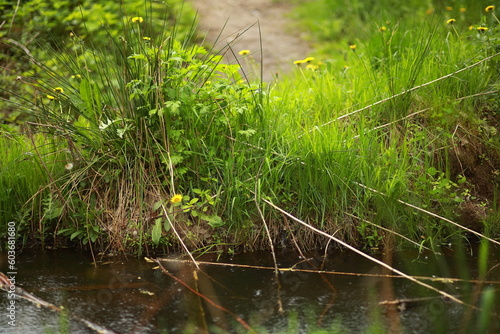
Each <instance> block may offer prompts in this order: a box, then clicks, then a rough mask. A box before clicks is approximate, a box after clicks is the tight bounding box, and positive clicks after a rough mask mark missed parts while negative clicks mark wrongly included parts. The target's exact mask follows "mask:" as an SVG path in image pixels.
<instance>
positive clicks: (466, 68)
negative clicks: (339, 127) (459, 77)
mask: <svg viewBox="0 0 500 334" xmlns="http://www.w3.org/2000/svg"><path fill="white" fill-rule="evenodd" d="M498 55H500V52H498V53H495V54H494V55H491V56H489V57H486V58H484V59H481V60H480V61H478V62H475V63H474V64H471V65H469V66H467V67H464V68H462V69H459V70H457V71H455V72H452V73H449V74H447V75H444V76H442V77H439V78H437V79H435V80H432V81H429V82H426V83H424V84H421V85H419V86H415V87H412V88H410V89H407V90H405V91H404V92H401V93H398V94H394V95H392V96H389V97H387V98H385V99H382V100H379V101H377V102H374V103H372V104H370V105H367V106H366V107H363V108H361V109H358V110H354V111H352V112H350V113H347V114H344V115H342V116H339V117H337V118H335V119H332V120H331V121H329V122H326V123H324V124H321V125H316V126H315V127H313V128H312V129H311V130H309V131H307V132H305V133H303V134H301V135H299V136H298V137H297V139H299V138H301V137H302V136H304V135H306V134H308V133H311V132H313V131H315V130H316V129H319V128H321V127H324V126H327V125H329V124H332V123H333V122H335V121H338V120H341V119H343V118H347V117H349V116H352V115H354V114H357V113H359V112H361V111H365V110H367V109H370V108H372V107H375V106H377V105H379V104H382V103H384V102H387V101H390V100H392V99H395V98H397V97H400V96H403V95H405V94H408V93H411V92H413V91H415V90H418V89H420V88H423V87H426V86H429V85H432V84H433V83H436V82H439V81H441V80H444V79H448V78H449V77H452V76H454V75H456V74H458V73H461V72H464V71H466V70H469V69H471V68H473V67H476V66H477V65H479V64H481V63H484V62H485V61H488V60H490V59H493V58H495V57H496V56H498Z"/></svg>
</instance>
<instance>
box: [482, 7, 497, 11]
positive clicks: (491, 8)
mask: <svg viewBox="0 0 500 334" xmlns="http://www.w3.org/2000/svg"><path fill="white" fill-rule="evenodd" d="M484 10H485V11H486V12H492V11H494V10H495V6H488V7H486V8H485V9H484Z"/></svg>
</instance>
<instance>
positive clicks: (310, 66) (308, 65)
mask: <svg viewBox="0 0 500 334" xmlns="http://www.w3.org/2000/svg"><path fill="white" fill-rule="evenodd" d="M306 68H307V69H308V70H311V71H313V72H314V71H316V70H317V69H318V65H313V64H307V66H306Z"/></svg>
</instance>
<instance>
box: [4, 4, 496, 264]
mask: <svg viewBox="0 0 500 334" xmlns="http://www.w3.org/2000/svg"><path fill="white" fill-rule="evenodd" d="M391 3H392V2H391V1H387V4H386V5H387V6H375V7H373V8H372V7H369V6H368V4H367V3H365V2H354V3H349V5H348V4H347V3H344V2H343V1H319V0H318V1H311V2H307V3H306V4H304V5H302V6H301V7H300V8H299V9H298V13H301V16H302V17H303V18H304V19H303V21H302V26H303V29H304V30H306V29H310V31H311V36H312V37H311V38H314V39H315V41H316V42H317V43H318V45H319V44H321V47H318V54H317V55H316V57H315V58H316V59H315V60H313V61H311V62H310V63H303V64H301V65H300V66H297V67H296V69H295V71H294V72H293V73H292V74H291V75H290V76H289V77H287V78H286V79H284V80H280V83H278V84H271V85H264V86H263V85H262V84H261V83H259V82H255V83H252V82H250V83H249V82H246V81H245V80H243V78H242V76H241V73H239V72H238V67H237V66H236V65H226V64H222V63H221V57H220V56H217V55H213V54H212V53H211V52H210V50H206V49H205V48H202V47H200V46H197V45H195V44H193V43H192V41H193V40H195V39H196V38H195V37H196V35H195V30H194V25H189V24H173V25H172V24H170V21H169V17H170V16H169V15H170V14H165V16H161V15H160V16H158V13H159V11H154V13H156V14H155V15H152V12H151V9H150V8H148V6H145V8H146V9H145V11H144V12H142V13H143V14H141V15H140V14H138V13H141V12H139V11H137V10H133V11H129V10H127V8H122V10H123V15H122V17H123V20H122V21H121V23H120V25H119V27H118V28H116V27H115V26H113V30H112V31H111V30H108V31H109V33H108V34H107V35H106V36H105V37H104V38H105V39H104V40H100V41H99V43H94V42H92V41H88V40H87V39H86V38H85V34H84V33H78V32H76V31H75V33H74V34H73V35H72V36H69V35H67V36H64V37H60V40H59V41H58V43H53V45H55V47H54V49H53V50H45V52H46V53H47V54H49V55H50V57H49V59H50V61H47V62H44V63H43V64H42V63H40V62H39V63H38V64H39V68H38V69H37V71H36V73H41V74H40V75H37V76H34V77H33V78H31V77H28V76H25V77H21V80H20V82H21V83H23V84H24V86H26V87H28V88H29V89H28V90H26V91H24V93H20V94H19V93H18V94H17V95H16V94H12V92H4V94H6V95H8V94H7V93H10V94H11V95H10V96H9V99H10V100H11V101H13V102H15V103H17V105H20V106H22V107H23V108H24V109H25V110H26V111H27V112H26V113H25V115H28V116H26V117H28V118H30V119H32V120H36V122H37V123H40V124H43V125H44V126H41V127H38V128H37V129H39V130H43V131H44V133H45V134H44V136H46V138H49V139H48V141H52V142H54V146H53V148H52V150H53V152H58V151H60V150H61V146H65V149H66V150H68V152H69V154H67V156H66V157H65V159H64V160H66V161H64V163H62V166H64V164H66V163H72V164H73V168H72V169H71V170H69V171H67V172H64V173H60V172H59V171H53V170H50V169H42V170H43V171H45V172H49V173H48V175H46V176H45V177H46V179H42V177H41V176H40V177H39V179H42V180H43V182H41V184H43V183H44V182H45V184H46V185H47V186H50V187H49V188H50V192H48V193H47V194H46V195H45V197H44V198H45V202H44V203H45V204H44V205H45V207H50V208H52V209H51V210H52V211H50V212H52V214H51V215H49V217H51V219H52V221H53V223H52V225H50V226H49V227H48V228H47V229H46V230H45V229H40V228H38V231H40V232H41V233H43V234H44V235H45V236H47V235H52V236H54V237H53V241H54V242H56V241H58V240H69V241H73V242H75V241H77V242H78V243H80V244H83V245H92V246H93V247H94V248H98V249H103V250H113V251H123V252H135V253H138V254H140V253H141V252H144V251H145V252H150V251H152V250H154V251H157V252H162V251H170V250H174V249H179V247H181V246H182V247H186V248H188V249H190V250H191V251H195V250H199V252H206V251H207V249H210V250H214V251H236V250H238V249H242V248H238V246H241V247H243V248H248V249H252V248H259V247H268V241H267V239H266V236H265V234H264V232H263V229H262V218H264V219H265V220H266V222H267V223H269V224H270V231H271V238H272V239H273V240H274V241H275V242H278V241H281V240H282V236H284V235H286V236H287V237H288V238H287V240H288V241H285V243H291V241H290V240H291V239H292V238H293V237H295V238H297V239H298V240H299V241H300V244H301V246H302V247H306V248H307V247H316V246H322V245H324V241H321V240H319V239H318V238H317V237H315V236H313V235H312V234H311V232H308V231H305V230H301V229H299V228H297V227H295V226H294V225H289V224H288V222H286V221H284V217H283V216H281V215H280V214H279V213H278V212H276V211H274V210H272V208H270V207H268V206H266V205H265V203H264V202H263V201H261V199H262V198H266V199H269V200H271V201H272V202H273V203H275V204H276V205H278V206H280V207H282V208H283V209H285V210H287V211H288V212H290V213H292V214H293V215H295V216H297V217H300V218H301V219H303V220H304V221H306V222H308V223H311V224H312V225H314V226H316V227H319V228H321V229H322V230H324V231H326V232H328V233H336V236H338V237H340V238H342V239H343V240H346V241H348V242H350V243H352V244H356V245H359V246H360V247H364V248H372V249H374V248H377V247H379V246H380V245H381V243H382V241H383V236H384V234H385V233H387V232H384V231H383V230H381V229H378V228H377V227H376V226H377V225H379V226H381V227H384V228H386V229H389V230H392V231H395V232H398V233H401V234H403V235H405V236H407V237H408V238H410V239H412V240H413V241H415V242H417V243H421V244H422V245H425V246H432V247H434V246H437V245H439V244H441V243H443V242H447V241H448V240H450V239H451V238H453V237H454V236H456V235H465V234H464V233H463V231H462V230H460V229H458V228H456V226H453V225H451V224H447V223H446V222H444V221H443V220H439V219H436V216H433V215H430V214H426V213H424V211H423V210H427V211H429V212H431V213H434V214H437V215H440V216H443V217H445V218H447V219H451V220H460V219H462V218H463V216H464V214H463V212H462V211H464V209H463V208H465V207H468V208H472V209H473V211H475V213H477V217H476V218H477V219H475V220H474V221H470V223H472V224H473V225H471V226H467V227H469V228H473V229H478V230H487V231H488V233H494V232H495V231H497V232H498V228H497V226H496V225H497V224H495V223H494V222H493V223H491V222H492V221H493V220H492V218H491V217H495V215H498V182H499V181H498V175H497V176H495V175H496V174H495V173H497V172H498V168H499V167H498V161H499V156H500V154H499V152H500V144H499V140H498V136H497V131H498V126H497V125H498V123H495V120H498V115H499V114H498V113H499V112H498V104H497V102H495V98H496V97H498V79H497V78H498V71H497V64H498V59H497V57H496V56H494V55H495V52H497V51H496V50H495V47H494V46H495V45H496V43H497V41H498V22H497V20H496V17H495V16H494V15H492V14H494V13H488V12H485V11H484V7H485V6H482V7H481V8H480V7H479V6H478V5H477V4H475V3H474V4H472V3H471V4H470V6H465V8H467V11H466V12H461V11H459V9H458V7H457V8H455V9H453V10H451V11H448V10H446V9H443V8H438V6H433V7H434V13H435V14H427V13H426V12H425V11H426V10H427V9H428V8H430V5H427V4H426V5H425V6H422V5H421V4H420V2H417V1H415V2H407V3H406V4H405V6H403V7H401V8H400V10H396V9H395V8H396V6H391ZM340 5H343V6H340ZM379 8H390V10H388V9H384V10H379ZM340 9H342V11H341V12H340ZM167 12H168V11H165V13H167ZM323 15H324V16H323ZM332 16H334V17H338V20H343V21H345V20H349V22H352V24H353V25H356V26H357V27H359V30H356V31H349V30H348V29H347V27H345V26H342V25H341V24H340V23H339V22H336V21H335V20H333V21H331V22H330V23H329V24H324V25H321V27H320V26H318V25H316V24H313V23H312V21H311V20H310V19H309V18H311V17H315V20H316V22H320V23H321V22H325V21H327V20H330V19H331V17H332ZM452 16H453V17H456V22H455V23H454V24H447V23H446V22H447V20H449V18H451V17H452ZM137 17H141V18H142V20H139V19H134V18H137ZM92 19H93V18H92V17H91V18H89V22H87V24H88V25H90V24H95V22H93V21H92ZM176 22H181V21H180V20H177V21H176ZM182 22H185V21H182ZM470 25H475V27H477V26H483V27H488V28H489V29H488V30H486V31H484V32H480V31H479V30H478V29H477V28H474V29H469V26H470ZM158 27H160V29H158ZM381 27H384V29H381ZM318 29H321V31H320V32H318ZM104 31H106V29H105V30H104ZM104 41H106V42H104ZM57 45H62V46H63V47H62V48H57ZM306 56H308V55H304V57H306ZM489 57H491V58H489ZM241 61H245V58H244V56H242V59H241ZM290 66H295V65H293V64H290ZM35 78H37V79H35ZM23 94H24V95H23ZM27 102H29V103H27ZM496 122H498V121H496ZM23 140H24V139H23ZM38 145H40V144H37V146H38ZM35 153H36V154H37V155H38V157H39V159H41V158H43V157H44V156H45V155H44V154H42V153H39V152H38V151H36V152H35ZM22 154H23V153H21V152H17V151H15V150H11V151H9V160H8V161H15V160H16V159H21V156H22ZM68 156H69V158H68ZM6 161H7V160H6ZM471 161H472V162H471ZM481 164H483V165H482V166H483V167H481V168H482V169H480V168H479V166H480V165H481ZM480 171H483V172H484V171H486V173H482V174H480V173H479V172H480ZM488 173H490V174H491V175H489V174H488ZM487 180H492V181H493V182H490V185H489V186H488V187H489V188H488V191H489V192H486V191H483V190H484V189H479V185H480V183H481V182H486V181H487ZM40 186H41V185H38V187H35V188H33V189H29V190H24V192H25V193H24V195H23V196H24V197H22V196H21V197H19V198H17V197H16V198H15V201H18V203H19V205H20V206H22V205H23V204H24V203H25V202H26V201H27V200H28V199H29V196H31V195H30V194H33V193H34V192H36V191H37V189H39V187H40ZM176 194H180V195H181V196H182V200H180V201H177V200H173V199H174V198H177V197H175V195H176ZM11 201H14V199H13V200H11ZM409 205H413V206H416V207H417V208H418V209H420V210H416V209H414V208H411V207H410V206H409ZM38 212H39V214H40V215H42V212H43V210H41V211H40V210H39V211H38ZM483 213H484V214H483ZM488 214H489V216H488ZM42 217H43V216H42ZM37 219H40V217H38V218H37V217H33V220H34V221H36V220H37ZM363 220H364V221H365V222H363ZM366 221H368V222H370V223H373V224H369V223H366ZM374 224H375V225H374ZM490 235H491V234H490ZM491 236H492V237H497V235H491ZM45 239H46V238H44V240H45ZM179 243H181V244H184V245H180V244H179ZM399 245H405V243H404V242H403V241H401V243H400V244H399Z"/></svg>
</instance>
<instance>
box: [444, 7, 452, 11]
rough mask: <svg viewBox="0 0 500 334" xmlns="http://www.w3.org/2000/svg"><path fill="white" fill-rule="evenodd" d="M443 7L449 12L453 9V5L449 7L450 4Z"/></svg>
mask: <svg viewBox="0 0 500 334" xmlns="http://www.w3.org/2000/svg"><path fill="white" fill-rule="evenodd" d="M445 9H446V10H447V11H449V12H451V11H452V10H453V7H451V6H446V7H445Z"/></svg>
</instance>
